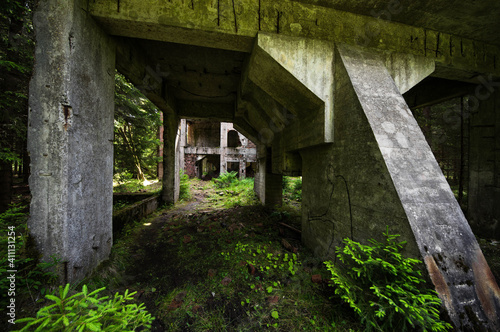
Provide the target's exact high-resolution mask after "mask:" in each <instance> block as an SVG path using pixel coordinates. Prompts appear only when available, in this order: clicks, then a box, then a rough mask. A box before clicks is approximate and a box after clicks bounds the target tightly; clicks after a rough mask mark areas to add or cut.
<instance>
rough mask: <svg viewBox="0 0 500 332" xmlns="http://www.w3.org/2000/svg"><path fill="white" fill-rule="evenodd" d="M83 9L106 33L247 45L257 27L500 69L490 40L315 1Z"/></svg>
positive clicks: (460, 66)
mask: <svg viewBox="0 0 500 332" xmlns="http://www.w3.org/2000/svg"><path fill="white" fill-rule="evenodd" d="M89 11H90V13H91V15H92V16H93V17H94V18H95V19H96V20H97V21H98V22H99V23H100V24H101V25H102V26H103V27H104V28H105V29H106V31H108V32H109V33H110V34H112V35H119V36H127V37H133V38H143V39H154V40H160V41H168V42H174V43H183V44H190V45H198V46H206V47H214V48H222V49H229V50H237V51H244V52H250V51H251V49H252V44H253V39H254V37H255V36H256V34H257V33H258V32H267V33H274V34H280V35H286V36H296V37H302V38H311V39H321V40H326V41H330V42H340V43H346V44H351V45H360V46H364V47H372V48H377V49H380V50H385V51H390V52H401V53H405V54H413V55H417V56H424V57H426V58H429V59H432V60H435V61H436V62H437V73H436V75H439V77H443V78H447V77H448V78H458V77H459V76H460V77H461V78H462V79H467V78H468V77H469V78H470V77H472V76H474V75H475V74H476V73H492V74H494V75H495V76H497V77H498V76H500V66H498V64H497V62H498V60H497V59H498V55H499V54H500V49H499V47H497V46H493V45H490V44H487V43H484V42H480V41H476V40H472V39H467V38H463V37H461V36H456V35H451V34H449V33H445V32H440V31H435V30H429V29H425V28H421V27H416V26H410V25H405V24H401V23H396V22H394V21H391V20H387V21H384V20H382V19H379V18H377V17H369V16H363V15H359V14H353V13H349V12H345V11H340V10H336V9H334V8H327V7H324V6H318V5H315V4H307V3H299V2H296V1H288V0H285V1H280V2H272V1H259V0H242V1H238V2H231V1H227V0H223V1H217V2H213V1H209V0H203V1H197V2H196V3H194V2H189V1H183V2H180V1H161V2H160V1H146V2H145V1H144V0H121V1H119V2H117V1H116V0H96V1H92V2H90V3H89ZM457 72H461V73H462V74H457ZM450 76H455V77H450Z"/></svg>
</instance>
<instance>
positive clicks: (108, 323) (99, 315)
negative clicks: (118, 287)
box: [16, 284, 154, 332]
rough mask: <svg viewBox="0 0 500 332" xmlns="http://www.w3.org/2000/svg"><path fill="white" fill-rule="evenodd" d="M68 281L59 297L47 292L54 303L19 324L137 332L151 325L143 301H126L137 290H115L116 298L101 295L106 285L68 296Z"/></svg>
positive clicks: (29, 327) (28, 327) (49, 328)
mask: <svg viewBox="0 0 500 332" xmlns="http://www.w3.org/2000/svg"><path fill="white" fill-rule="evenodd" d="M69 286H70V285H69V284H66V287H64V288H63V287H62V286H59V296H56V295H46V296H45V297H46V298H47V299H48V300H50V301H53V302H55V303H54V304H51V305H47V306H45V307H43V308H41V309H40V310H39V311H38V312H37V314H36V317H28V318H22V319H18V320H17V321H16V324H17V323H27V324H26V325H25V326H24V327H23V328H22V329H20V330H18V332H22V331H32V330H34V331H80V332H81V331H135V329H136V328H138V327H144V328H151V322H152V321H153V320H154V317H152V316H151V314H150V313H148V312H147V311H146V310H145V306H144V304H142V303H141V304H140V305H137V304H132V303H129V304H126V303H125V302H127V301H130V300H132V299H133V295H134V294H135V292H134V293H129V292H128V290H126V291H125V293H124V294H123V295H120V294H119V293H116V294H115V295H114V296H113V298H111V299H110V298H109V297H108V296H104V297H99V292H101V291H102V290H104V289H105V288H100V289H97V290H95V291H93V292H90V293H89V291H88V289H87V286H86V285H83V288H82V291H81V292H79V293H76V294H74V295H72V296H68V293H69V288H70V287H69Z"/></svg>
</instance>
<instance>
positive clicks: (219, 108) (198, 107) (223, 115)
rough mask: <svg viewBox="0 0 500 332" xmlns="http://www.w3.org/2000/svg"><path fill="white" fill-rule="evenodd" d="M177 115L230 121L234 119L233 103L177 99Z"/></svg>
mask: <svg viewBox="0 0 500 332" xmlns="http://www.w3.org/2000/svg"><path fill="white" fill-rule="evenodd" d="M176 107H177V111H178V116H179V117H181V118H185V119H208V120H215V121H222V122H224V121H226V122H232V121H233V120H234V108H235V107H234V104H232V103H231V104H221V103H205V102H195V101H187V100H177V101H176Z"/></svg>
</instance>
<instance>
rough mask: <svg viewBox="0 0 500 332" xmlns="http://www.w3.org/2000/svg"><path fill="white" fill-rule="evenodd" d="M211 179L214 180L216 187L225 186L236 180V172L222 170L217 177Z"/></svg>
mask: <svg viewBox="0 0 500 332" xmlns="http://www.w3.org/2000/svg"><path fill="white" fill-rule="evenodd" d="M212 181H214V183H215V186H216V187H217V188H227V187H230V186H231V185H232V184H233V183H235V182H236V181H238V173H237V172H235V171H232V172H223V173H221V174H220V175H219V177H218V178H214V179H212Z"/></svg>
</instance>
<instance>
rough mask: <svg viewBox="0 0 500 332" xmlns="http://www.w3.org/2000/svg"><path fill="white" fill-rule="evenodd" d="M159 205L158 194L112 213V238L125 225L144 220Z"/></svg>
mask: <svg viewBox="0 0 500 332" xmlns="http://www.w3.org/2000/svg"><path fill="white" fill-rule="evenodd" d="M160 204H161V197H160V195H159V194H155V195H149V197H146V198H143V199H142V200H139V201H138V202H136V203H134V204H132V205H130V206H127V207H125V208H123V209H120V210H118V211H116V212H113V236H115V237H116V236H118V235H119V234H120V232H121V231H122V230H123V228H124V227H125V225H127V224H131V223H133V222H137V221H138V220H142V219H144V218H146V217H147V216H148V215H150V214H151V213H153V212H154V211H156V209H158V206H160Z"/></svg>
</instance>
